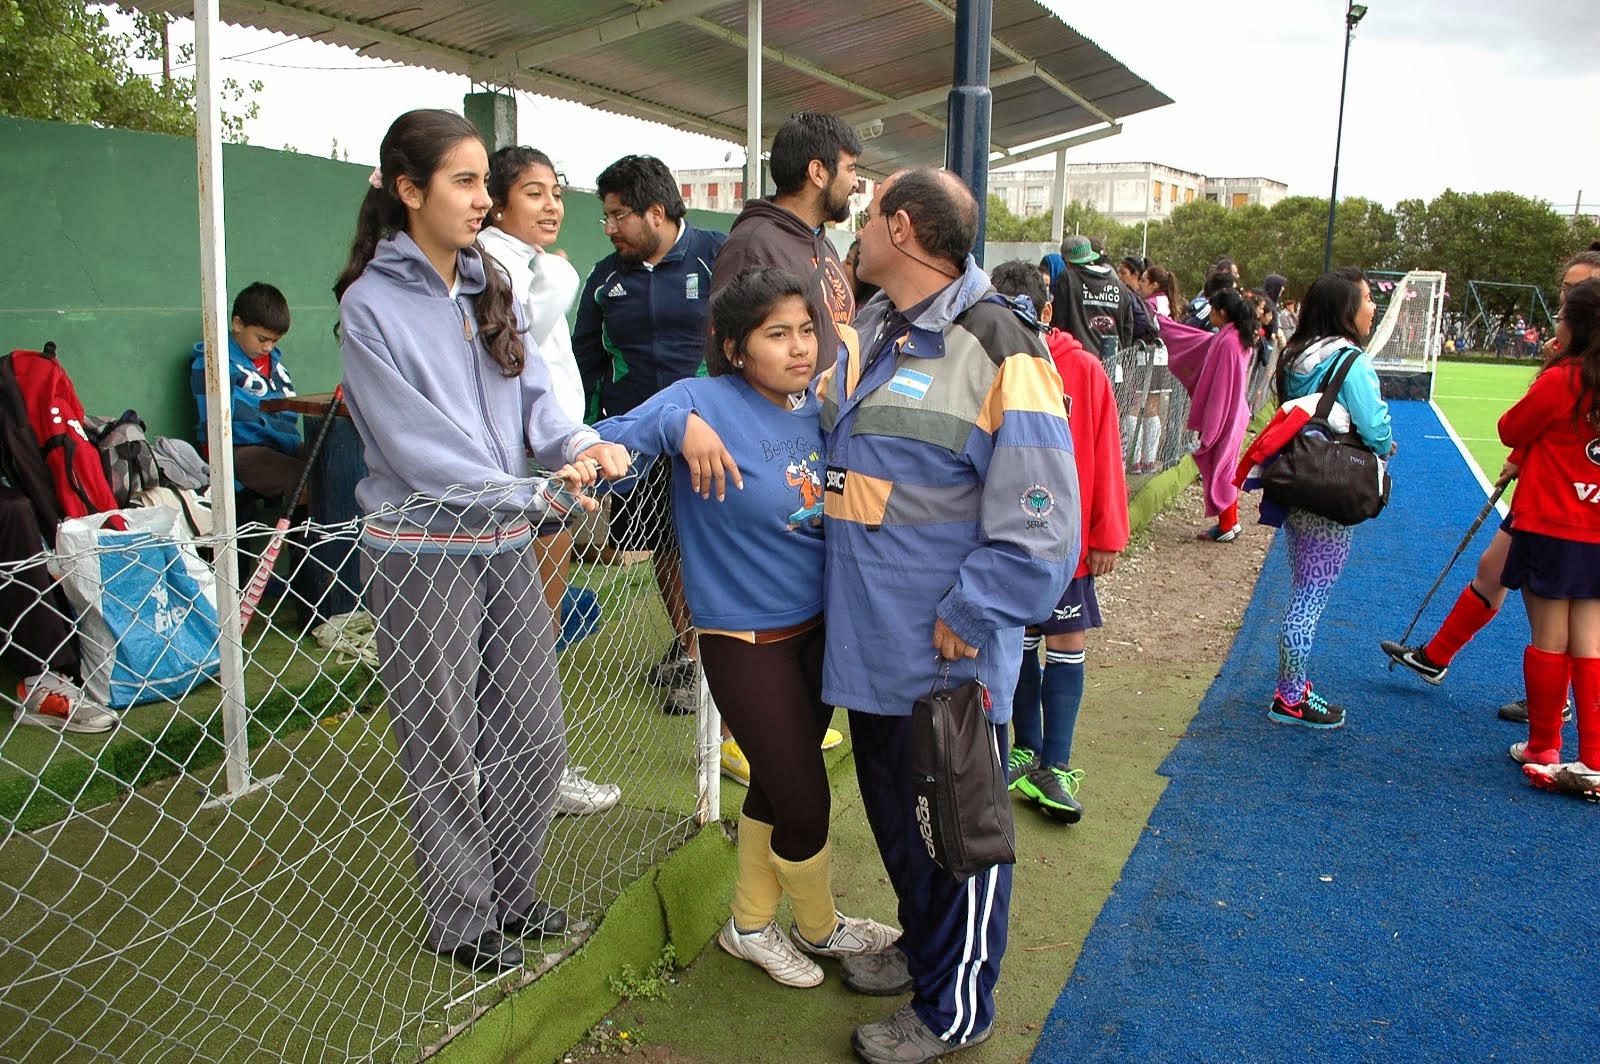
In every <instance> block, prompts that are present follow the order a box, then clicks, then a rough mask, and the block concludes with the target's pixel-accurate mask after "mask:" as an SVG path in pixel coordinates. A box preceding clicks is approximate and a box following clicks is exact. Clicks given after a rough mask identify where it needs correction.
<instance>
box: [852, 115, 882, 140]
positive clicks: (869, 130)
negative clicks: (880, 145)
mask: <svg viewBox="0 0 1600 1064" xmlns="http://www.w3.org/2000/svg"><path fill="white" fill-rule="evenodd" d="M856 133H858V134H859V135H860V136H861V139H862V140H871V139H872V138H873V137H881V136H883V119H881V118H874V119H873V120H872V121H870V122H863V123H862V124H861V125H859V126H857V127H856Z"/></svg>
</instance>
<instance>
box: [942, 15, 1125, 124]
mask: <svg viewBox="0 0 1600 1064" xmlns="http://www.w3.org/2000/svg"><path fill="white" fill-rule="evenodd" d="M922 3H923V5H924V6H926V7H928V8H931V9H932V10H934V11H937V12H939V14H941V15H943V16H944V17H945V18H947V19H949V20H950V21H951V22H954V21H955V20H956V9H955V8H953V7H951V6H950V5H949V4H947V3H945V2H944V0H922ZM1052 17H1053V16H1052ZM1063 25H1065V23H1063ZM989 46H990V47H991V48H993V49H994V50H995V51H997V52H999V53H1000V54H1001V55H1003V56H1005V57H1006V58H1007V59H1009V60H1011V61H1012V62H1013V63H1032V62H1034V60H1033V59H1032V58H1031V57H1029V56H1026V55H1024V54H1022V53H1021V52H1020V51H1018V50H1017V49H1015V48H1013V47H1011V46H1010V45H1009V44H1007V43H1006V42H1004V41H1002V40H1001V39H1000V38H998V37H993V36H991V37H990V38H989ZM1039 80H1040V81H1042V82H1044V83H1045V84H1046V85H1049V86H1050V87H1051V88H1052V89H1055V90H1056V91H1057V92H1059V93H1060V94H1061V95H1063V96H1065V97H1066V98H1067V99H1069V100H1071V101H1072V102H1073V103H1075V104H1077V105H1078V106H1079V107H1081V108H1083V109H1084V110H1085V111H1088V112H1089V113H1090V114H1092V115H1094V116H1095V117H1096V118H1098V119H1100V121H1102V122H1109V123H1110V124H1112V125H1116V122H1117V120H1116V119H1115V118H1113V117H1112V116H1111V114H1110V113H1109V112H1108V111H1106V110H1104V109H1102V108H1101V107H1099V106H1097V105H1096V104H1095V103H1094V101H1092V100H1090V99H1089V98H1088V97H1087V96H1084V95H1083V94H1082V93H1080V92H1079V91H1078V90H1077V89H1074V88H1073V87H1072V86H1071V85H1068V84H1067V83H1066V82H1064V81H1062V80H1061V79H1060V78H1058V77H1056V76H1055V75H1053V74H1047V73H1045V72H1044V71H1043V70H1041V71H1039Z"/></svg>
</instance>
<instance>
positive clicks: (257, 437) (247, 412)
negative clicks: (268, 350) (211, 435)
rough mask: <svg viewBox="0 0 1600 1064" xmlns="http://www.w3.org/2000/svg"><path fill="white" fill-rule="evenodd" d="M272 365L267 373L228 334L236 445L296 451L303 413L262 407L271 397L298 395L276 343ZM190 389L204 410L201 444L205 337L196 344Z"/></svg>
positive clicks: (190, 373) (234, 443)
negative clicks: (272, 411)
mask: <svg viewBox="0 0 1600 1064" xmlns="http://www.w3.org/2000/svg"><path fill="white" fill-rule="evenodd" d="M270 359H271V361H270V363H269V365H270V367H271V368H270V369H269V370H268V371H267V373H266V374H265V375H263V374H262V372H261V370H260V369H259V368H257V366H256V364H255V361H254V360H253V359H251V357H250V356H249V355H247V354H245V353H244V348H242V347H240V346H239V345H238V343H237V342H235V341H234V339H233V338H232V337H229V338H228V383H229V384H230V385H231V386H232V388H233V445H234V446H235V447H271V448H272V449H273V450H274V451H282V452H283V453H284V454H294V453H295V452H296V451H298V450H299V449H300V415H299V414H296V413H294V412H293V411H289V410H279V411H277V412H276V413H268V412H267V411H265V410H263V409H261V404H262V402H263V401H265V400H267V399H292V398H294V382H293V381H291V380H290V379H289V370H288V367H286V366H285V365H284V364H283V354H282V352H280V351H279V350H278V349H277V348H276V347H274V348H273V349H272V354H271V356H270ZM189 390H190V391H192V392H194V401H195V405H196V407H197V408H198V409H199V411H200V426H199V428H198V430H197V435H198V438H199V440H200V442H201V444H204V443H205V442H206V431H207V428H206V344H205V341H204V340H201V341H200V342H199V343H197V344H195V345H194V353H193V354H192V355H191V356H190V359H189Z"/></svg>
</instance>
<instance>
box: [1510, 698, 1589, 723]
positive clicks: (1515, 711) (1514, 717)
mask: <svg viewBox="0 0 1600 1064" xmlns="http://www.w3.org/2000/svg"><path fill="white" fill-rule="evenodd" d="M1499 712H1500V719H1501V720H1509V721H1510V722H1511V723H1513V724H1526V723H1528V700H1527V699H1526V698H1519V699H1517V700H1516V701H1515V702H1507V703H1506V704H1505V705H1503V706H1501V707H1500V710H1499ZM1561 721H1562V723H1563V724H1571V723H1572V699H1570V698H1569V699H1567V708H1565V709H1563V710H1562V711H1561Z"/></svg>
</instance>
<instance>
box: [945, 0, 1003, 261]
mask: <svg viewBox="0 0 1600 1064" xmlns="http://www.w3.org/2000/svg"><path fill="white" fill-rule="evenodd" d="M993 25H994V4H993V0H956V56H955V73H954V76H953V77H952V78H951V82H950V104H949V116H948V117H949V123H950V126H949V130H948V131H947V134H946V140H945V151H944V159H945V163H944V164H945V167H946V168H948V169H950V170H953V171H954V172H955V173H956V175H957V176H958V177H960V178H961V180H963V181H965V182H966V183H967V186H968V187H969V188H971V189H972V194H973V195H974V196H976V197H977V198H978V239H977V243H976V245H975V246H974V247H973V249H972V253H973V254H974V255H976V256H977V258H978V263H979V264H980V265H981V264H982V263H983V241H984V236H985V233H986V231H987V228H988V209H987V208H988V201H989V112H990V109H991V106H992V103H993V100H992V98H991V96H990V95H989V37H990V33H991V31H992V29H993Z"/></svg>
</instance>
